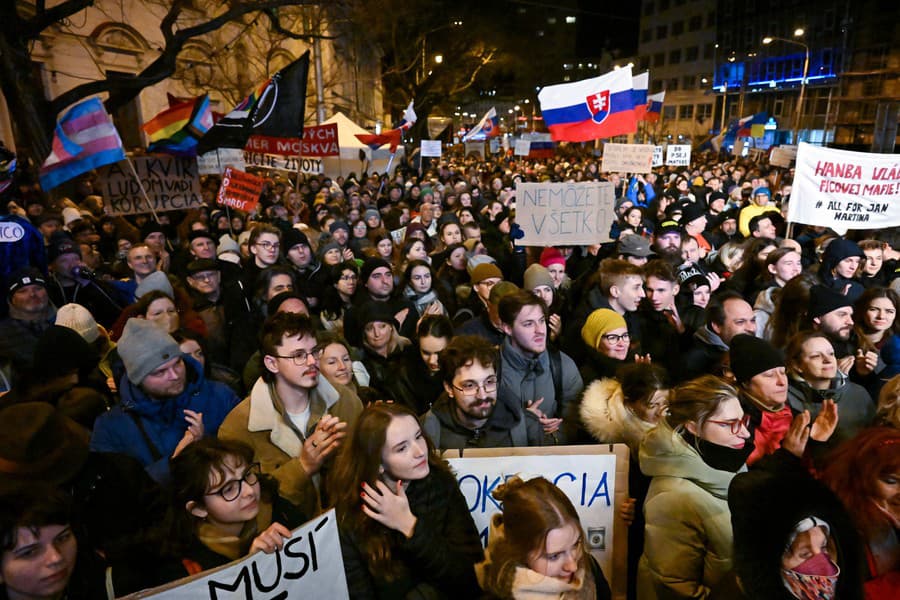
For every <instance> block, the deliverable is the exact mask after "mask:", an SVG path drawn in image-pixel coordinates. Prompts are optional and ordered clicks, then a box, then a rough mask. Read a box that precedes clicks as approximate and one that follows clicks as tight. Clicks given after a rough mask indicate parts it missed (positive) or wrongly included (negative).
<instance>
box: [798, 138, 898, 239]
mask: <svg viewBox="0 0 900 600" xmlns="http://www.w3.org/2000/svg"><path fill="white" fill-rule="evenodd" d="M787 219H788V221H789V222H792V223H806V224H807V225H821V226H824V227H830V228H831V229H833V230H834V231H836V232H837V233H839V234H841V235H843V234H844V233H846V232H847V230H848V229H881V228H883V227H897V226H900V158H898V157H897V155H896V154H872V153H869V152H851V151H849V150H834V149H831V148H820V147H819V146H814V145H812V144H807V143H805V142H801V143H800V147H799V148H798V150H797V167H796V170H795V172H794V187H793V190H792V192H791V201H790V204H789V205H788V216H787Z"/></svg>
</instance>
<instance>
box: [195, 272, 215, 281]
mask: <svg viewBox="0 0 900 600" xmlns="http://www.w3.org/2000/svg"><path fill="white" fill-rule="evenodd" d="M218 274H219V272H218V271H210V272H203V273H194V274H193V275H191V279H196V280H197V281H212V280H213V279H215V277H216V275H218Z"/></svg>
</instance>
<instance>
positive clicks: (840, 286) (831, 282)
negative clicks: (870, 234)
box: [819, 238, 866, 304]
mask: <svg viewBox="0 0 900 600" xmlns="http://www.w3.org/2000/svg"><path fill="white" fill-rule="evenodd" d="M865 260H866V253H865V252H863V251H862V249H861V248H860V247H859V246H858V245H857V244H856V242H854V241H852V240H847V239H844V238H835V239H834V240H832V241H831V242H830V243H829V244H828V247H826V248H825V252H824V253H823V254H822V264H821V265H820V266H819V278H820V279H821V280H822V283H823V284H824V285H825V286H826V287H828V288H830V289H832V290H835V291H836V292H839V293H841V294H843V295H845V296H847V301H848V302H850V303H851V304H852V303H854V302H856V300H857V299H858V298H859V297H860V296H861V295H862V293H863V292H864V291H865V288H864V287H863V285H862V284H861V283H860V282H859V281H857V280H856V278H855V275H856V271H857V270H858V268H859V263H860V261H865Z"/></svg>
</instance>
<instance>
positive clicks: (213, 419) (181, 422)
mask: <svg viewBox="0 0 900 600" xmlns="http://www.w3.org/2000/svg"><path fill="white" fill-rule="evenodd" d="M116 349H117V351H118V353H119V357H120V358H121V359H122V363H123V364H124V366H125V374H124V375H123V377H122V378H121V379H120V380H119V381H118V388H119V395H120V396H121V399H122V401H121V403H120V404H118V405H116V406H114V407H113V408H112V409H111V410H109V411H108V412H106V413H104V414H102V415H100V417H98V418H97V421H96V423H94V430H93V434H92V436H91V450H92V451H94V452H117V453H121V454H127V455H129V456H132V457H134V458H136V459H137V460H139V461H140V462H141V464H142V465H143V466H144V469H145V470H146V471H147V473H148V474H149V475H150V476H151V477H152V478H153V479H155V480H156V481H158V482H161V483H162V482H165V481H166V480H167V479H168V475H169V458H172V457H175V456H177V455H178V454H179V453H180V452H181V451H182V450H184V449H185V448H186V447H187V446H188V445H189V444H191V443H192V442H194V441H195V440H198V439H200V438H201V437H203V436H204V435H216V432H217V431H218V429H219V426H220V425H221V423H222V421H223V420H224V419H225V415H227V414H228V413H229V411H231V409H232V408H234V407H235V406H236V405H237V403H238V397H237V396H236V395H235V393H234V392H233V391H232V390H231V388H229V387H228V386H227V385H225V384H224V383H219V382H216V381H210V380H208V379H206V377H205V376H204V374H203V367H202V366H201V365H200V363H198V362H197V361H196V360H194V359H193V358H191V357H190V356H187V355H182V353H181V351H180V350H179V348H178V342H176V341H175V340H174V339H173V338H172V336H170V335H169V334H168V333H166V332H165V331H163V330H162V329H160V327H159V326H157V325H155V324H154V323H153V322H152V321H148V320H146V319H129V320H128V322H127V323H126V324H125V330H124V332H123V333H122V337H121V338H119V343H118V346H117V347H116Z"/></svg>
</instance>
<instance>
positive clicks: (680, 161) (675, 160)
mask: <svg viewBox="0 0 900 600" xmlns="http://www.w3.org/2000/svg"><path fill="white" fill-rule="evenodd" d="M666 164H667V165H669V166H673V167H689V166H691V145H690V144H669V145H668V147H666Z"/></svg>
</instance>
